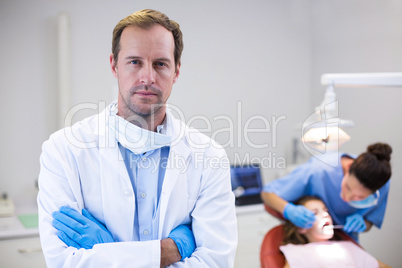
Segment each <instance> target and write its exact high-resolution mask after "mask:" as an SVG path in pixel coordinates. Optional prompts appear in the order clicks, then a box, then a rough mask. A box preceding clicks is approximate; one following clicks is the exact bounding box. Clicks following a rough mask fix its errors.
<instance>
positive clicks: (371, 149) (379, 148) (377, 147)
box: [367, 143, 392, 162]
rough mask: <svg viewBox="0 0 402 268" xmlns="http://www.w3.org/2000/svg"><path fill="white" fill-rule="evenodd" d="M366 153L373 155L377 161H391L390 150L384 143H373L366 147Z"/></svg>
mask: <svg viewBox="0 0 402 268" xmlns="http://www.w3.org/2000/svg"><path fill="white" fill-rule="evenodd" d="M367 152H368V153H371V154H374V155H375V156H376V157H377V159H378V160H380V161H382V160H386V161H387V162H389V161H390V160H391V153H392V148H391V146H389V145H388V144H386V143H375V144H372V145H369V146H368V147H367Z"/></svg>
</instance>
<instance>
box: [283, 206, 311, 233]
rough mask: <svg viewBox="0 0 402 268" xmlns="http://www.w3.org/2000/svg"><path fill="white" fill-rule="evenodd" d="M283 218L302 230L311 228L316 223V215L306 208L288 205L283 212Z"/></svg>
mask: <svg viewBox="0 0 402 268" xmlns="http://www.w3.org/2000/svg"><path fill="white" fill-rule="evenodd" d="M283 217H285V219H287V220H289V221H291V222H292V223H293V224H294V225H296V226H297V227H300V228H310V227H312V226H313V223H314V222H315V215H314V213H313V212H312V211H310V210H308V209H307V208H306V207H305V206H302V205H297V206H296V205H294V204H292V203H290V202H289V203H287V204H286V206H285V209H284V210H283Z"/></svg>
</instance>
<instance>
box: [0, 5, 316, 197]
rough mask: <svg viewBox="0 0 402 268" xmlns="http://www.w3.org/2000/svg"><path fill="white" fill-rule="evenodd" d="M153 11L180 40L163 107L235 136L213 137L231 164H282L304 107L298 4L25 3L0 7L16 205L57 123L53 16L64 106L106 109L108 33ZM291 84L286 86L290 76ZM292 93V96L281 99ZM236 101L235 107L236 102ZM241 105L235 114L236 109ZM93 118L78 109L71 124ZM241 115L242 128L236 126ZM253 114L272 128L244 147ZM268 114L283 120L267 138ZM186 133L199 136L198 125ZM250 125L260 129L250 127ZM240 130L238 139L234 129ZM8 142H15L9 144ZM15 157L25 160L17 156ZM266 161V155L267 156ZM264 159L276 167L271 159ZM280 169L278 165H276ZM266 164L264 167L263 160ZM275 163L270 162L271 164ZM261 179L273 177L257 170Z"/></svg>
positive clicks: (303, 11) (302, 13)
mask: <svg viewBox="0 0 402 268" xmlns="http://www.w3.org/2000/svg"><path fill="white" fill-rule="evenodd" d="M142 8H154V9H158V10H161V11H162V12H165V13H166V14H168V15H169V16H170V17H171V18H172V19H174V20H176V21H178V22H179V23H180V25H181V27H182V31H183V33H184V52H183V57H182V67H181V76H180V78H179V81H178V83H177V84H176V85H175V86H174V90H173V94H172V97H171V101H170V102H171V103H172V104H174V105H176V106H178V107H179V108H180V109H181V110H182V111H183V113H184V114H185V116H186V118H185V120H186V121H189V120H190V118H192V117H195V116H200V115H201V116H205V117H206V118H208V119H209V120H210V121H211V123H212V128H211V130H208V131H206V134H208V135H213V134H214V133H215V134H217V133H216V131H217V130H218V129H221V128H228V127H229V122H228V121H227V120H222V119H221V120H218V119H217V118H216V117H217V116H222V115H223V116H227V117H228V118H230V119H231V120H232V121H233V130H234V135H233V137H231V135H229V132H228V131H225V132H224V133H220V134H219V135H216V139H217V140H218V141H219V142H221V143H228V139H229V138H233V140H234V143H233V145H230V146H229V145H228V146H227V147H226V148H227V151H228V154H229V157H230V158H231V160H232V161H234V160H235V154H236V153H237V154H238V155H239V157H240V159H241V160H243V157H244V156H245V155H247V154H249V155H248V157H249V159H254V160H255V159H256V158H258V159H259V158H261V157H266V158H267V157H268V156H269V152H270V151H272V152H275V154H276V155H274V157H276V158H280V159H283V160H285V161H287V155H288V150H289V148H288V147H289V144H290V137H291V136H292V130H293V126H294V125H295V124H296V123H298V122H300V121H301V120H302V119H303V115H302V114H301V113H300V111H303V112H307V111H308V110H309V106H310V105H308V104H309V94H306V92H309V90H310V66H311V56H310V40H311V39H310V21H309V17H308V15H307V14H308V9H307V7H306V6H305V5H304V4H302V3H299V1H295V0H292V1H281V2H277V1H270V2H269V3H264V2H263V1H251V2H248V3H244V1H218V2H216V1H204V2H197V3H187V2H185V1H169V2H166V1H153V2H152V3H149V1H131V0H130V1H119V2H118V4H116V3H115V2H114V1H67V0H66V1H51V0H38V1H28V0H26V1H23V0H6V1H4V0H3V1H2V2H1V3H0V12H1V13H0V27H1V28H0V30H1V33H2V43H1V48H2V49H1V50H0V56H1V58H2V59H3V63H2V64H1V66H0V68H1V69H0V75H1V79H0V83H1V98H0V99H1V103H2V105H1V109H2V113H1V114H0V117H1V118H0V120H1V122H4V126H6V127H4V129H6V131H2V132H1V133H0V135H1V136H0V137H1V139H2V140H3V141H6V142H3V146H2V151H1V154H2V159H4V160H3V163H2V168H1V169H0V172H1V174H0V178H1V179H0V191H7V192H8V193H9V194H10V196H12V197H13V198H14V200H16V202H20V203H23V202H24V200H26V199H27V198H28V196H29V202H31V201H32V200H34V196H35V189H34V188H33V185H34V180H35V179H36V177H37V175H38V173H39V165H38V159H39V155H40V152H41V144H42V142H43V141H45V140H46V139H47V138H48V136H49V135H50V134H51V133H52V132H54V131H55V130H57V128H58V126H59V122H58V121H57V120H58V119H57V118H58V103H57V96H58V92H57V82H58V80H57V37H56V36H57V35H56V34H57V32H56V29H57V16H58V14H59V13H60V12H66V13H67V14H69V16H70V30H71V37H70V39H71V43H70V46H71V62H72V80H71V84H72V102H73V104H79V103H85V102H91V103H98V102H99V101H106V102H110V101H111V100H112V95H116V94H113V93H112V90H113V89H114V87H115V85H116V82H115V79H114V77H113V76H112V74H111V72H110V68H109V54H110V50H111V37H112V30H113V28H114V26H115V25H116V24H117V22H118V21H119V20H120V19H122V18H123V17H125V16H127V15H129V14H130V13H132V12H134V11H136V10H139V9H142ZM289 77H291V79H289ZM291 95H292V96H293V98H292V99H290V98H289V96H291ZM238 102H241V104H238ZM238 105H241V107H242V109H241V111H239V110H238ZM92 113H93V111H90V110H88V111H83V112H80V113H78V114H77V115H76V117H75V119H79V118H82V117H84V116H87V115H89V114H92ZM238 114H241V122H240V120H239V119H238ZM253 116H260V117H262V118H264V119H266V120H267V121H268V123H269V124H270V127H271V130H270V131H268V130H267V131H265V132H264V133H251V134H250V135H249V139H250V140H251V142H252V143H254V144H259V145H261V144H267V147H266V148H264V149H254V148H252V146H250V145H248V144H247V143H246V141H247V140H246V139H245V137H244V136H243V134H240V135H239V131H243V129H244V125H245V123H246V121H247V120H248V119H250V118H251V117H253ZM272 116H274V117H276V118H279V117H280V116H282V117H286V119H284V120H281V121H280V122H279V123H277V124H276V125H277V126H276V128H277V133H273V132H274V129H273V124H274V123H275V122H274V121H273V119H272V118H271V117H272ZM192 125H193V126H194V127H198V128H203V129H205V127H206V125H205V123H204V122H203V121H201V120H196V121H193V123H192ZM250 127H251V128H260V129H261V128H266V125H265V124H264V122H263V121H262V120H254V121H253V122H252V123H251V125H250ZM240 133H242V132H240ZM11 141H16V142H11ZM21 155H23V157H21ZM271 158H272V156H271ZM272 161H275V159H273V160H272ZM282 164H283V162H282ZM267 165H269V163H267ZM271 165H273V164H271ZM264 175H265V178H266V180H268V179H272V178H274V176H275V170H273V169H265V170H264Z"/></svg>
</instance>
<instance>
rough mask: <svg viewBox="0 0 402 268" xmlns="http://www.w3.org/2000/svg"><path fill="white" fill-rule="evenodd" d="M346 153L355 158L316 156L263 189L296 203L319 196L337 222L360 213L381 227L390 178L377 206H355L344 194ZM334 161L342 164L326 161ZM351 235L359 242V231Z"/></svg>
mask: <svg viewBox="0 0 402 268" xmlns="http://www.w3.org/2000/svg"><path fill="white" fill-rule="evenodd" d="M342 156H348V157H350V158H355V157H354V156H352V155H348V154H344V153H341V154H339V153H330V154H325V155H321V156H319V157H312V158H310V160H309V161H308V162H306V163H304V164H302V165H300V166H299V167H297V168H296V169H295V170H294V171H293V172H291V173H290V174H288V175H286V176H284V177H282V178H279V179H276V180H274V181H272V182H270V183H268V184H266V185H265V186H264V188H263V191H264V192H272V193H275V194H276V195H278V196H279V197H281V198H283V199H285V200H286V201H288V202H295V201H296V200H298V199H299V198H301V197H303V196H306V195H314V196H318V197H319V198H321V199H322V200H323V201H324V203H325V205H326V206H327V208H328V211H329V213H330V214H331V216H332V219H333V221H334V224H341V225H344V224H345V223H346V217H347V216H350V215H352V214H355V213H359V214H361V215H362V216H363V217H364V219H366V220H368V221H370V222H371V223H373V224H374V225H376V226H377V227H378V228H380V227H381V225H382V222H383V219H384V214H385V208H386V204H387V198H388V190H389V185H390V181H388V182H387V183H386V184H385V185H384V186H383V187H381V188H380V200H379V202H378V204H377V205H376V206H373V207H370V208H365V209H357V208H354V207H351V206H350V205H348V203H346V202H345V201H343V200H342V199H341V197H340V194H341V182H342V179H343V177H344V173H343V169H342V165H341V161H340V159H341V157H342ZM335 158H337V159H335ZM334 160H335V161H337V163H338V165H336V166H331V165H328V164H326V163H334ZM338 160H339V161H338ZM335 163H336V162H335ZM349 235H350V236H351V237H353V238H354V239H355V240H356V241H358V234H357V233H349Z"/></svg>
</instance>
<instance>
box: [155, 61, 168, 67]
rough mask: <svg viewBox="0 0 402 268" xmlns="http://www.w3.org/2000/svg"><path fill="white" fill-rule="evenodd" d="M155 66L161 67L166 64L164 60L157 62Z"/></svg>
mask: <svg viewBox="0 0 402 268" xmlns="http://www.w3.org/2000/svg"><path fill="white" fill-rule="evenodd" d="M156 66H158V67H163V66H166V64H165V63H164V62H157V63H156Z"/></svg>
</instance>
